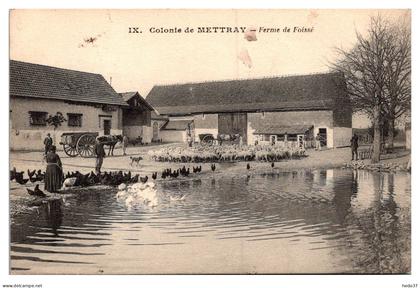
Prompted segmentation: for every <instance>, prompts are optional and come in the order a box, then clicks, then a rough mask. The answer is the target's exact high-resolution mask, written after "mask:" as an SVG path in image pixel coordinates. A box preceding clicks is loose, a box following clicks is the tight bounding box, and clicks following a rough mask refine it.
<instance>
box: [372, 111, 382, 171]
mask: <svg viewBox="0 0 420 288" xmlns="http://www.w3.org/2000/svg"><path fill="white" fill-rule="evenodd" d="M380 117H381V107H380V105H378V104H376V105H375V108H374V110H373V153H372V163H378V162H379V160H380V155H381V125H380V123H381V121H380V120H381V119H380Z"/></svg>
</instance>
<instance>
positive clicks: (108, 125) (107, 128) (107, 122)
mask: <svg viewBox="0 0 420 288" xmlns="http://www.w3.org/2000/svg"><path fill="white" fill-rule="evenodd" d="M110 134H111V120H104V135H110Z"/></svg>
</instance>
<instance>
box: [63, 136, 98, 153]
mask: <svg viewBox="0 0 420 288" xmlns="http://www.w3.org/2000/svg"><path fill="white" fill-rule="evenodd" d="M98 135H99V133H98V132H68V133H63V134H61V142H60V144H61V145H63V149H64V152H65V153H66V154H67V155H68V156H70V157H76V156H77V155H80V156H81V157H84V158H87V157H94V156H95V151H94V147H95V140H96V137H97V136H98Z"/></svg>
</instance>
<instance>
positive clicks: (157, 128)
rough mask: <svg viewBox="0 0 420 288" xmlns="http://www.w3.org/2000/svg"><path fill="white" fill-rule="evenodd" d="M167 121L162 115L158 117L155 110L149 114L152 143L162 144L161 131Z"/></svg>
mask: <svg viewBox="0 0 420 288" xmlns="http://www.w3.org/2000/svg"><path fill="white" fill-rule="evenodd" d="M168 121H169V118H168V117H166V116H164V115H159V113H157V112H156V111H155V110H154V111H152V113H151V122H152V131H153V136H152V142H163V139H162V134H161V129H162V127H163V126H164V125H165V124H166V123H167V122H168Z"/></svg>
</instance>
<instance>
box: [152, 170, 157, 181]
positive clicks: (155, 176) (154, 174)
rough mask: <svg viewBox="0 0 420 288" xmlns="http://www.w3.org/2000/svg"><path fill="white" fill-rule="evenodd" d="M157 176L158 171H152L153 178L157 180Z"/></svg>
mask: <svg viewBox="0 0 420 288" xmlns="http://www.w3.org/2000/svg"><path fill="white" fill-rule="evenodd" d="M156 178H157V172H154V173H152V179H153V180H156Z"/></svg>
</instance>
